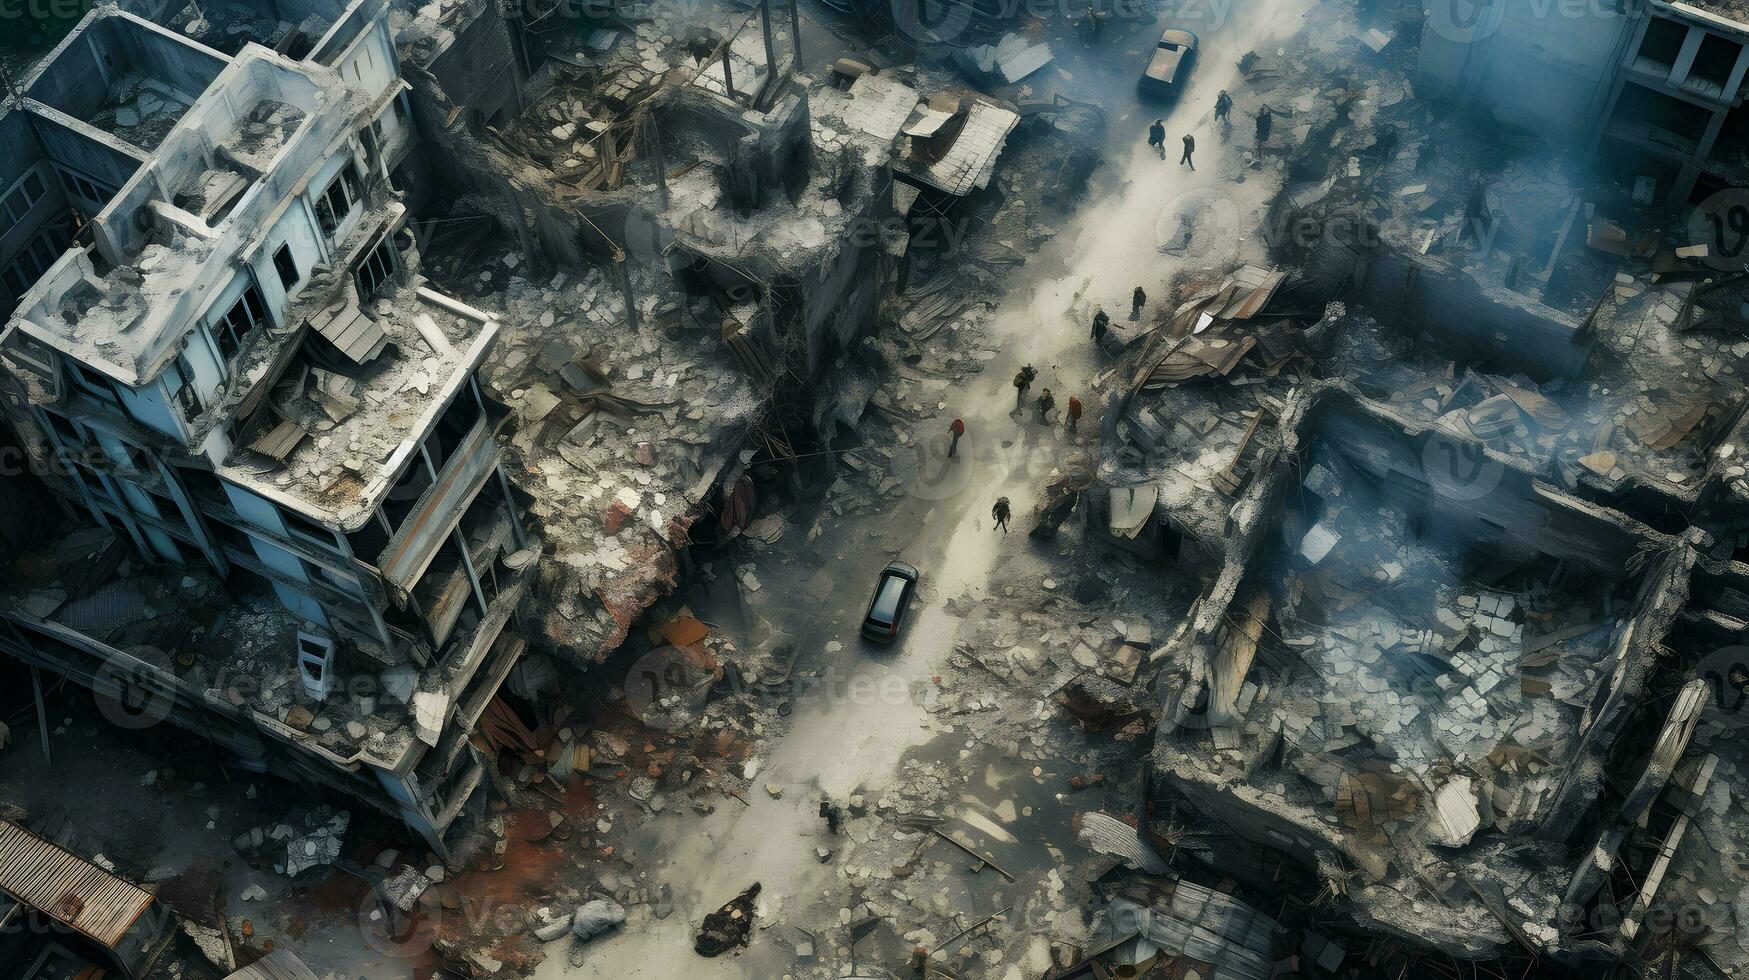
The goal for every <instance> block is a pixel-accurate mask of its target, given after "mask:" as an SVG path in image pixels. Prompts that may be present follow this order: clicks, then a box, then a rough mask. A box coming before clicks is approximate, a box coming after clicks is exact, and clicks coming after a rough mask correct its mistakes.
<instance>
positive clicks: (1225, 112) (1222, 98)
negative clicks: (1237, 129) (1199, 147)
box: [1215, 89, 1233, 126]
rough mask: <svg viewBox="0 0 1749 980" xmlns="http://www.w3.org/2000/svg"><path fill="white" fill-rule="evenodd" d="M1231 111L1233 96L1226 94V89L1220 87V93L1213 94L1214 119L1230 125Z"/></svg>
mask: <svg viewBox="0 0 1749 980" xmlns="http://www.w3.org/2000/svg"><path fill="white" fill-rule="evenodd" d="M1232 112H1233V97H1232V96H1230V95H1228V94H1227V90H1226V89H1221V94H1220V95H1217V96H1215V121H1216V122H1218V123H1224V124H1226V125H1228V126H1231V125H1232V124H1233V119H1232Z"/></svg>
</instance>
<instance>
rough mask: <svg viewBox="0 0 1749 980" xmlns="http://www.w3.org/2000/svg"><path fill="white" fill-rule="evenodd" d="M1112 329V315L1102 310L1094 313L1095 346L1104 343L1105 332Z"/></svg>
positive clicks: (1096, 310)
mask: <svg viewBox="0 0 1749 980" xmlns="http://www.w3.org/2000/svg"><path fill="white" fill-rule="evenodd" d="M1109 329H1111V315H1110V314H1109V313H1106V312H1105V311H1104V310H1102V309H1095V310H1094V311H1093V343H1094V345H1095V346H1097V345H1099V344H1102V343H1104V341H1105V332H1106V331H1107V330H1109Z"/></svg>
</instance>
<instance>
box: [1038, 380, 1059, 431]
mask: <svg viewBox="0 0 1749 980" xmlns="http://www.w3.org/2000/svg"><path fill="white" fill-rule="evenodd" d="M1056 407H1057V400H1056V399H1055V398H1053V397H1051V389H1049V388H1046V389H1045V390H1043V391H1041V392H1039V393H1038V420H1039V422H1040V423H1044V422H1048V421H1050V419H1049V416H1050V414H1051V409H1053V408H1056Z"/></svg>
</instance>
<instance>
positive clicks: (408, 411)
mask: <svg viewBox="0 0 1749 980" xmlns="http://www.w3.org/2000/svg"><path fill="white" fill-rule="evenodd" d="M395 207H396V208H398V207H399V206H398V205H396V206H395ZM335 282H336V283H337V284H338V285H339V286H340V287H341V288H340V289H339V290H338V291H327V290H323V289H322V288H321V286H322V284H321V283H320V282H318V281H316V280H312V282H311V284H310V285H309V287H307V288H308V290H309V295H308V296H306V297H300V302H299V303H297V304H295V305H294V309H293V311H292V312H293V314H294V315H293V316H289V317H288V318H287V321H286V326H284V327H281V328H277V329H276V328H268V329H267V331H266V335H265V336H262V337H260V338H258V339H257V340H256V341H255V342H254V343H253V344H252V345H250V346H248V347H247V348H246V349H245V350H244V352H243V354H242V355H241V356H240V358H239V360H238V368H237V370H236V371H235V372H234V373H233V374H232V379H234V380H235V381H236V383H235V384H230V383H229V382H227V384H228V387H226V388H223V389H221V390H220V392H219V394H218V395H217V396H216V397H215V399H214V405H213V406H212V407H210V408H209V410H208V412H207V413H206V416H205V418H204V419H203V422H204V423H205V424H207V425H216V424H221V423H224V422H226V421H228V420H230V419H232V418H238V417H242V418H245V419H247V420H249V422H248V424H247V425H246V426H245V427H244V428H243V429H241V430H240V433H239V434H240V435H241V436H242V437H243V441H241V442H239V443H237V444H236V445H234V446H233V447H232V449H231V452H230V453H229V455H228V456H227V457H226V458H225V460H224V462H223V464H222V465H220V466H219V467H218V473H219V475H221V476H223V477H224V478H225V479H227V480H230V481H231V482H233V483H236V484H237V485H239V486H242V487H245V488H248V489H250V490H253V491H254V492H256V493H258V494H260V495H262V496H263V497H266V498H268V499H270V500H276V501H282V502H285V503H287V504H289V505H291V506H294V507H295V508H296V510H297V511H298V512H299V513H303V514H309V515H311V516H314V517H317V518H318V519H320V520H322V521H324V522H326V523H330V524H332V525H334V526H337V527H339V528H341V529H343V530H349V531H350V530H356V529H357V528H358V527H359V526H360V525H361V524H363V523H364V521H366V520H367V519H369V517H370V515H371V514H372V513H374V512H375V510H376V508H377V507H378V505H379V504H381V503H382V501H383V500H384V498H385V497H387V496H388V495H389V493H390V492H391V490H392V489H393V487H394V485H395V480H396V478H397V477H398V476H399V474H401V473H402V472H403V470H404V469H405V466H406V464H407V463H408V462H409V460H411V459H412V457H413V454H415V453H417V452H418V451H419V448H420V445H421V440H422V439H423V438H424V437H425V435H426V433H428V432H430V431H431V429H432V426H433V425H435V424H436V422H437V420H438V419H439V417H441V416H442V415H443V414H444V413H445V411H447V410H448V409H449V408H450V406H451V405H453V404H454V403H455V402H456V400H457V399H458V398H463V397H467V396H466V390H467V385H468V379H469V378H471V377H472V376H473V374H474V371H475V370H476V369H477V368H479V366H480V365H481V364H482V363H484V362H485V358H486V354H487V352H488V351H489V350H491V349H492V346H493V344H494V343H495V342H496V340H497V337H498V332H499V325H498V324H497V323H496V322H495V321H494V320H493V319H492V318H491V317H490V316H489V315H488V314H486V313H484V312H482V311H479V310H475V309H473V308H471V307H469V306H467V305H465V304H462V303H458V302H456V301H454V300H451V299H449V298H448V297H446V296H443V295H441V294H439V293H436V292H434V291H432V290H431V289H429V288H426V286H425V285H424V280H423V278H421V277H419V276H418V275H417V274H414V275H412V276H411V277H410V281H409V282H408V283H406V284H398V285H397V284H390V285H389V286H386V287H384V288H383V289H382V290H381V291H380V292H379V293H378V294H377V295H375V296H373V297H371V298H370V299H368V300H366V301H364V302H362V303H361V302H359V300H358V296H357V290H356V288H355V286H354V285H353V283H352V282H351V281H350V279H349V277H335ZM314 337H320V338H322V340H324V341H326V342H327V343H325V344H322V345H321V348H322V349H324V350H325V349H326V348H327V347H328V346H330V345H332V347H334V348H335V349H336V350H338V351H339V352H340V353H341V355H342V356H341V357H339V358H333V357H320V356H317V354H316V353H315V351H314V350H313V349H312V339H313V338H314Z"/></svg>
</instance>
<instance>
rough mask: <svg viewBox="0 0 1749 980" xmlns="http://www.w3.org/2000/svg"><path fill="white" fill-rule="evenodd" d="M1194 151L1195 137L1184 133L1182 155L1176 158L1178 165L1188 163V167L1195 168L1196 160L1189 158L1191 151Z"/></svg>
mask: <svg viewBox="0 0 1749 980" xmlns="http://www.w3.org/2000/svg"><path fill="white" fill-rule="evenodd" d="M1195 152H1196V137H1194V136H1192V135H1190V134H1189V133H1185V134H1184V155H1183V156H1181V157H1179V158H1178V164H1179V166H1183V165H1184V164H1187V163H1188V164H1190V169H1192V170H1195V169H1196V161H1194V160H1192V159H1191V158H1190V155H1191V154H1192V153H1195Z"/></svg>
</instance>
